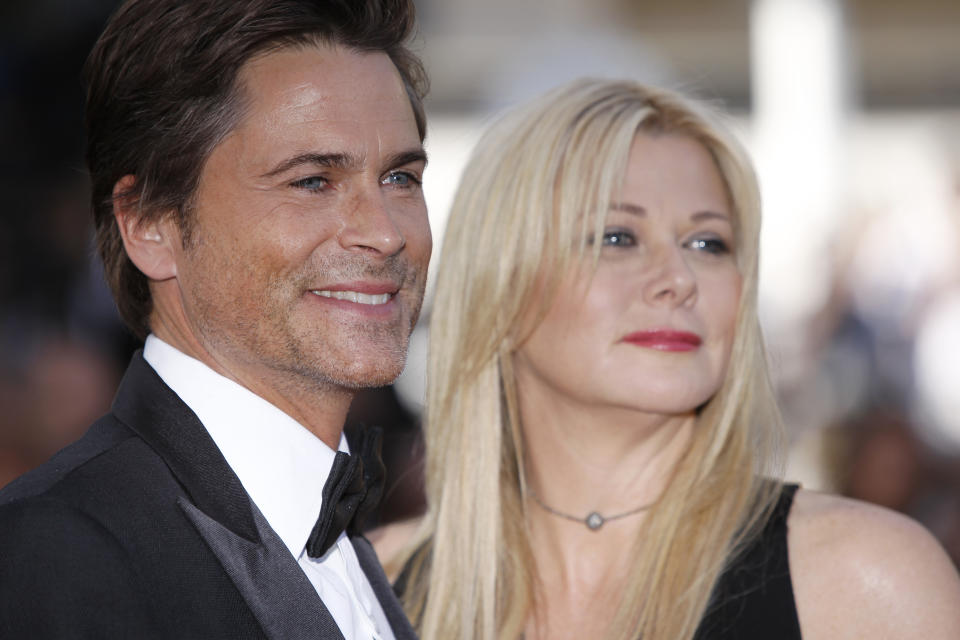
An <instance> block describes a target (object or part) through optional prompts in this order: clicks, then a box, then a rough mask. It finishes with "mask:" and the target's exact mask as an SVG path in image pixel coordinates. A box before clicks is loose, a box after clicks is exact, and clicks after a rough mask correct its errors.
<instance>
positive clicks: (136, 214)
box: [113, 175, 180, 281]
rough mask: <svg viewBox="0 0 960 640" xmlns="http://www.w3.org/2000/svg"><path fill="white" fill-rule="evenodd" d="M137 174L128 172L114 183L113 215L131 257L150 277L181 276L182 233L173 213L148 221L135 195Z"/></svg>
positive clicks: (151, 278)
mask: <svg viewBox="0 0 960 640" xmlns="http://www.w3.org/2000/svg"><path fill="white" fill-rule="evenodd" d="M135 186H136V177H135V176H132V175H125V176H123V177H122V178H120V179H119V180H117V183H116V184H115V185H114V186H113V216H114V218H116V220H117V226H118V227H119V228H120V236H121V237H122V238H123V247H124V249H126V251H127V256H129V257H130V260H131V262H133V264H134V265H136V267H137V269H139V270H140V271H141V272H142V273H143V274H144V275H145V276H147V278H149V279H150V280H157V281H160V280H168V279H170V278H174V277H176V275H177V262H176V256H175V251H174V248H175V247H178V246H180V232H179V229H178V228H177V225H176V224H175V222H174V220H173V218H172V217H171V216H160V217H159V218H158V219H154V220H145V219H143V218H142V217H141V214H140V203H139V199H138V198H136V197H135V196H131V195H130V194H131V193H132V191H133V189H134V187H135Z"/></svg>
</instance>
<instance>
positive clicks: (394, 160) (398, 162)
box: [384, 147, 427, 169]
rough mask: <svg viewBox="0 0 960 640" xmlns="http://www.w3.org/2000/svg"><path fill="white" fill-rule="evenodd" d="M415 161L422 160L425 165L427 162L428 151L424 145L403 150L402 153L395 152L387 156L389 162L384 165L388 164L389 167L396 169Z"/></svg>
mask: <svg viewBox="0 0 960 640" xmlns="http://www.w3.org/2000/svg"><path fill="white" fill-rule="evenodd" d="M415 162H422V163H423V164H424V165H426V164H427V152H426V151H424V150H423V147H419V148H417V149H409V150H407V151H401V152H400V153H397V154H394V155H392V156H390V157H389V158H387V162H386V163H385V165H384V166H386V167H387V168H388V169H395V168H397V167H402V166H403V165H405V164H413V163H415Z"/></svg>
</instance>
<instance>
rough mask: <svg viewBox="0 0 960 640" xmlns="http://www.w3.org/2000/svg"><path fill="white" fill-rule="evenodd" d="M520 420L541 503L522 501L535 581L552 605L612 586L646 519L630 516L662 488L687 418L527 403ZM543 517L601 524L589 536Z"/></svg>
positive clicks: (687, 431)
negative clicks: (590, 518) (594, 519)
mask: <svg viewBox="0 0 960 640" xmlns="http://www.w3.org/2000/svg"><path fill="white" fill-rule="evenodd" d="M520 417H521V424H522V425H523V439H524V466H525V470H524V473H525V477H526V481H527V484H528V488H529V489H530V490H532V492H533V493H534V494H535V496H536V498H537V499H538V500H539V502H540V503H542V504H538V502H537V500H534V499H532V498H531V499H528V503H527V517H528V522H529V526H530V538H531V540H530V541H531V547H532V549H533V553H534V557H535V559H536V564H537V573H538V575H539V576H540V578H541V581H542V582H544V583H547V584H552V585H554V587H551V589H550V591H551V592H552V593H553V596H551V599H553V598H556V597H563V598H564V599H566V598H576V597H581V596H584V595H586V594H585V593H584V591H590V590H593V589H601V588H603V585H604V584H607V585H609V584H616V583H617V582H618V581H619V576H617V575H616V574H617V571H618V569H623V568H625V566H626V563H624V555H625V554H626V553H629V550H630V548H631V547H632V545H633V542H634V541H635V540H636V539H637V536H639V535H640V531H641V528H642V526H643V522H644V520H645V517H646V510H644V509H640V510H637V509H638V507H642V506H644V505H648V504H652V503H654V502H656V500H657V498H658V497H659V496H660V494H661V493H662V491H663V490H664V488H665V486H666V484H667V483H668V482H669V479H670V478H671V476H672V473H673V470H674V468H675V467H676V465H677V464H678V462H679V460H680V459H681V457H682V456H683V454H684V453H685V452H686V450H687V447H688V445H689V442H690V438H691V435H692V432H693V429H694V424H695V416H693V415H684V416H663V415H651V414H645V413H640V412H637V411H634V410H628V409H623V408H616V407H596V406H582V405H580V404H578V403H577V402H575V401H572V400H570V399H568V398H563V397H560V398H558V397H555V396H554V397H551V398H543V399H541V398H535V397H531V396H530V395H529V394H528V395H526V396H525V397H521V398H520ZM542 505H546V506H547V507H549V509H547V508H544V507H543V506H542ZM551 509H552V510H553V511H554V512H561V513H564V514H567V515H569V516H573V517H575V518H586V516H587V515H588V514H590V513H592V512H596V513H598V514H599V515H600V516H602V517H603V518H604V519H606V521H605V522H604V523H603V524H602V526H600V527H599V528H597V529H591V528H589V527H588V526H587V524H586V523H585V522H583V521H580V522H576V521H572V520H571V519H568V518H564V517H561V516H559V515H557V514H556V513H554V512H552V511H551ZM632 511H636V513H630V515H625V516H623V517H620V518H615V519H613V520H610V519H609V518H610V517H611V516H618V515H620V514H624V513H629V512H632ZM556 587H560V589H561V591H560V592H557V591H555V588H556ZM561 593H562V594H563V595H562V596H561Z"/></svg>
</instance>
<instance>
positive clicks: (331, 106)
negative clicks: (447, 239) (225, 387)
mask: <svg viewBox="0 0 960 640" xmlns="http://www.w3.org/2000/svg"><path fill="white" fill-rule="evenodd" d="M239 83H240V86H241V88H242V89H243V91H244V94H245V96H246V97H247V99H248V103H247V111H246V113H245V116H244V118H243V119H242V121H241V122H240V124H239V126H237V127H236V129H235V130H234V131H233V132H231V133H230V134H229V135H228V137H227V138H226V139H225V140H224V141H223V142H222V143H221V144H219V145H218V146H217V147H216V149H215V150H214V151H213V153H212V154H211V155H210V157H209V159H208V160H207V163H206V165H205V166H204V168H203V172H202V174H201V179H200V185H199V188H198V191H197V194H196V198H195V202H194V211H193V213H194V215H195V219H194V220H195V224H194V226H193V229H192V233H191V237H190V241H189V242H188V244H187V246H186V247H185V248H178V249H177V250H176V251H177V255H176V269H177V282H178V285H179V292H180V297H181V304H182V307H183V313H184V316H185V318H184V320H185V321H186V324H187V326H188V327H189V330H190V331H191V333H192V334H193V336H194V337H195V338H196V339H197V340H198V341H199V343H200V345H201V346H202V348H203V350H204V351H206V354H208V355H209V358H211V359H212V360H213V361H214V363H215V368H218V369H220V370H221V371H222V372H224V373H226V375H228V376H230V377H232V378H234V379H236V380H238V381H240V382H241V383H243V384H246V385H247V386H248V387H251V388H253V387H258V386H261V385H266V386H268V387H272V388H273V389H274V390H275V391H280V392H281V393H282V392H283V387H285V386H288V385H293V386H294V387H296V388H298V389H305V388H307V389H316V388H317V387H318V386H319V387H321V388H323V387H334V388H341V389H343V388H359V387H365V386H374V385H382V384H387V383H389V382H391V381H392V380H393V379H394V378H395V377H396V376H397V375H399V373H400V371H401V370H402V368H403V365H404V361H405V358H406V351H407V340H408V337H409V335H410V331H411V330H412V328H413V325H414V323H415V322H416V320H417V315H418V313H419V310H420V303H421V301H422V298H423V290H424V283H425V278H426V270H427V263H428V261H429V258H430V249H431V238H430V227H429V225H428V221H427V211H426V206H425V204H424V199H423V193H422V191H421V187H420V181H421V177H422V175H423V169H424V164H425V158H424V155H423V151H422V146H421V143H420V138H419V135H418V132H417V126H416V122H415V120H414V116H413V111H412V108H411V106H410V103H409V100H408V98H407V95H406V92H405V90H404V88H403V84H402V82H401V80H400V76H399V74H398V72H397V70H396V68H395V67H394V65H393V63H392V62H391V61H390V59H389V58H388V57H387V56H386V55H384V54H382V53H359V52H356V51H352V50H349V49H344V48H340V47H304V48H291V49H284V50H281V51H278V52H274V53H270V54H267V55H263V56H260V57H258V58H256V59H254V60H252V61H251V62H249V63H247V65H246V66H245V67H244V69H243V70H242V72H241V74H240V77H239ZM254 380H255V381H257V383H256V384H251V383H250V382H251V381H254Z"/></svg>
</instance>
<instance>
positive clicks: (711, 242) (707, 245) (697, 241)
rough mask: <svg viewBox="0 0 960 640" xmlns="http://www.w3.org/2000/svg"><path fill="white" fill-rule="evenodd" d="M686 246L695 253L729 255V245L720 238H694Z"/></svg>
mask: <svg viewBox="0 0 960 640" xmlns="http://www.w3.org/2000/svg"><path fill="white" fill-rule="evenodd" d="M687 246H688V247H690V248H691V249H693V250H695V251H706V252H707V253H712V254H714V255H725V254H728V253H730V245H728V244H727V242H726V241H725V240H722V239H721V238H694V239H693V240H691V241H690V242H688V243H687Z"/></svg>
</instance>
